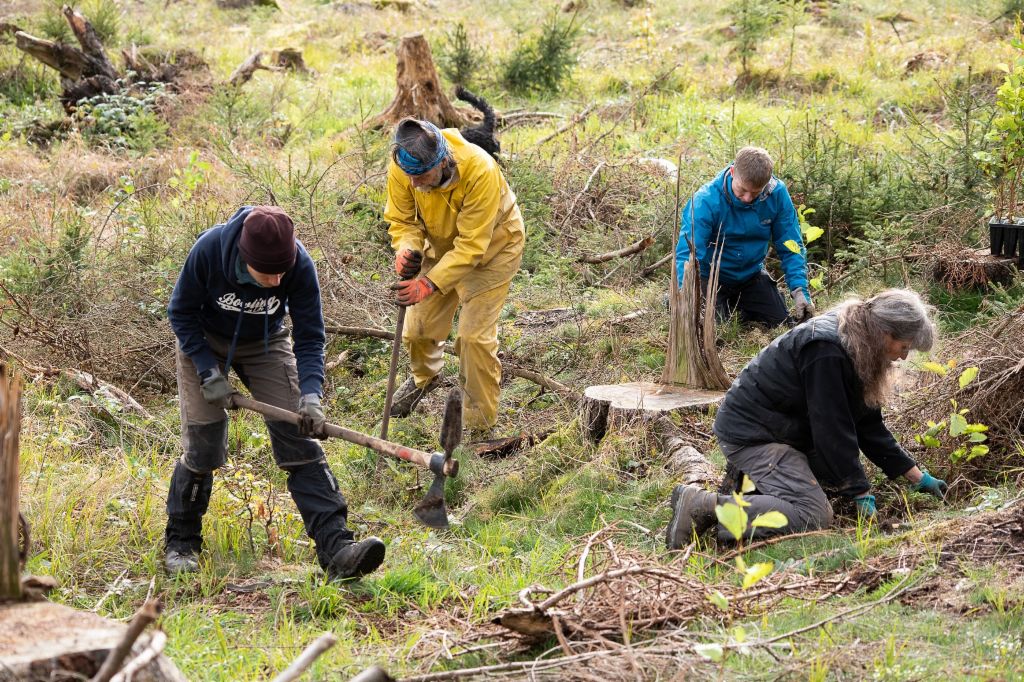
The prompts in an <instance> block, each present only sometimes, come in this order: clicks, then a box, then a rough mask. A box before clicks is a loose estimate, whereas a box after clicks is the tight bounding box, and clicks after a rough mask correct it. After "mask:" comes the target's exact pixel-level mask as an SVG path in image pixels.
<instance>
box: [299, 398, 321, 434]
mask: <svg viewBox="0 0 1024 682" xmlns="http://www.w3.org/2000/svg"><path fill="white" fill-rule="evenodd" d="M299 416H300V417H302V420H301V421H300V422H299V435H300V436H306V437H307V438H319V439H321V440H323V439H324V438H327V434H326V433H324V424H326V423H327V418H326V417H324V409H323V408H322V407H321V406H320V396H318V395H317V394H316V393H307V394H306V395H304V396H302V397H301V398H299Z"/></svg>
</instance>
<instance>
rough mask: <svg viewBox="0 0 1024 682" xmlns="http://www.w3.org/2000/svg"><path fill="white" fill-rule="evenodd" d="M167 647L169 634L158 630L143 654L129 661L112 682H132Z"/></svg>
mask: <svg viewBox="0 0 1024 682" xmlns="http://www.w3.org/2000/svg"><path fill="white" fill-rule="evenodd" d="M165 646H167V633H165V632H164V631H163V630H157V631H156V632H154V633H153V634H152V636H150V638H149V643H148V644H147V645H146V648H145V649H143V651H142V653H140V654H139V655H138V656H136V657H135V658H133V659H132V660H130V661H128V664H127V665H125V666H124V668H122V669H121V672H119V673H117V674H116V675H114V676H113V677H112V678H111V679H110V682H131V681H132V677H133V676H134V675H135V673H137V672H139V671H140V670H142V669H143V668H145V667H146V666H147V665H149V664H150V663H152V662H153V661H154V660H155V659H156V658H157V656H159V655H160V654H162V653H163V652H164V647H165Z"/></svg>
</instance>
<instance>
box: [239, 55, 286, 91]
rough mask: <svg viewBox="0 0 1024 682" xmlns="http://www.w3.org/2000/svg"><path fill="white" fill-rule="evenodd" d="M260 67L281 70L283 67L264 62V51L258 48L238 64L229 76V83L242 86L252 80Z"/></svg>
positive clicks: (266, 69)
mask: <svg viewBox="0 0 1024 682" xmlns="http://www.w3.org/2000/svg"><path fill="white" fill-rule="evenodd" d="M260 69H262V70H264V71H280V70H281V69H280V68H279V67H276V66H268V65H266V64H264V63H263V51H262V50H256V51H255V52H253V53H252V54H251V55H249V56H248V57H247V58H246V60H245V61H244V62H242V63H241V64H239V65H238V68H237V69H235V70H234V71H233V72H232V74H231V76H230V77H229V78H228V84H230V85H232V86H233V87H236V88H237V87H240V86H242V85H244V84H246V83H248V82H249V81H250V80H252V77H253V76H254V75H255V74H256V72H257V71H259V70H260Z"/></svg>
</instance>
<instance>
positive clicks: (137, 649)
mask: <svg viewBox="0 0 1024 682" xmlns="http://www.w3.org/2000/svg"><path fill="white" fill-rule="evenodd" d="M127 629H128V628H127V626H126V625H124V624H122V623H117V622H114V621H110V620H107V619H106V618H102V617H100V616H97V615H96V614H94V613H88V612H82V611H75V610H74V609H71V608H68V607H67V606H63V605H61V604H51V603H49V602H36V603H26V604H11V605H7V606H0V680H48V681H50V680H52V681H55V682H56V681H59V682H65V681H67V682H70V681H71V680H82V679H89V678H91V677H93V676H94V675H95V674H96V673H97V672H98V671H99V669H100V666H101V665H102V664H103V660H104V659H105V658H106V657H107V655H108V654H109V653H110V651H111V650H112V649H113V648H114V647H116V646H117V644H118V643H119V642H120V641H121V639H122V638H123V637H124V633H125V631H126V630H127ZM155 637H163V633H158V634H149V635H147V634H144V635H143V636H142V637H140V638H139V639H138V640H137V641H136V643H135V646H134V647H133V648H132V653H131V655H130V657H129V660H128V662H127V663H126V664H127V665H131V660H132V659H133V658H134V657H136V656H139V655H141V654H143V652H145V651H146V650H147V649H149V648H150V647H151V645H152V644H154V643H155V641H156V640H154V638H155ZM154 648H155V647H154ZM149 653H150V654H152V656H153V657H152V660H151V661H149V663H147V664H146V665H143V666H141V667H140V668H139V670H138V671H136V672H135V673H134V674H133V675H132V680H133V682H185V678H184V676H182V674H181V673H180V672H179V671H178V668H177V667H176V666H175V665H174V663H172V662H171V661H170V660H169V659H168V658H166V657H165V656H163V655H161V654H159V652H153V651H152V650H151V651H150V652H149Z"/></svg>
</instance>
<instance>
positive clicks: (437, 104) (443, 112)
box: [368, 33, 469, 129]
mask: <svg viewBox="0 0 1024 682" xmlns="http://www.w3.org/2000/svg"><path fill="white" fill-rule="evenodd" d="M397 54H398V67H397V71H396V75H395V80H396V82H397V91H396V92H395V98H394V99H393V100H392V101H391V104H389V105H388V107H387V108H386V109H385V110H384V111H382V112H381V113H380V114H378V115H377V116H376V117H375V118H373V119H372V120H371V121H370V122H369V124H368V127H370V128H374V129H380V128H384V129H390V128H392V127H394V125H395V124H396V123H398V122H399V121H400V120H402V119H403V118H405V117H406V116H414V117H415V118H419V119H424V120H427V121H430V122H431V123H433V124H434V125H436V126H438V127H440V128H458V127H460V126H462V125H465V124H466V122H467V121H468V120H469V117H468V116H466V115H465V114H464V113H462V112H461V111H459V109H458V108H456V107H455V106H454V105H452V103H451V101H450V100H449V99H448V97H447V95H445V94H444V90H442V89H441V81H440V79H439V78H438V77H437V69H436V68H435V67H434V58H433V56H432V55H431V52H430V45H429V44H428V43H427V39H426V38H424V37H423V34H422V33H410V34H408V35H405V36H402V39H401V40H400V41H399V43H398V51H397Z"/></svg>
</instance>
